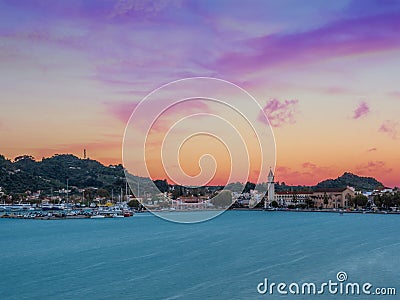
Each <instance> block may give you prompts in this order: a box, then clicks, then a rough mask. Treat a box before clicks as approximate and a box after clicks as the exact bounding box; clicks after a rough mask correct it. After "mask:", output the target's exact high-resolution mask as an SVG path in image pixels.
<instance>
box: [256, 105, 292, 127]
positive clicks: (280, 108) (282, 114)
mask: <svg viewBox="0 0 400 300" xmlns="http://www.w3.org/2000/svg"><path fill="white" fill-rule="evenodd" d="M298 103H299V100H297V99H293V100H285V101H283V102H280V101H279V100H278V99H275V98H274V99H271V100H269V101H268V102H267V104H266V105H265V107H264V108H263V111H264V113H265V114H266V115H267V117H268V120H269V122H270V124H271V126H272V127H281V126H282V125H284V124H293V123H295V122H296V120H295V114H296V112H297V110H298V109H297V108H298ZM259 120H260V121H262V122H265V118H264V117H263V116H262V115H260V117H259Z"/></svg>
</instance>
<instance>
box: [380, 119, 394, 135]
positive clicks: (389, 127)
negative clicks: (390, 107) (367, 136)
mask: <svg viewBox="0 0 400 300" xmlns="http://www.w3.org/2000/svg"><path fill="white" fill-rule="evenodd" d="M398 125H399V123H398V122H394V121H391V120H386V121H385V122H383V123H382V125H381V127H379V130H378V131H379V132H382V133H385V134H387V135H388V136H390V137H391V138H392V139H397V138H398V137H399V134H398Z"/></svg>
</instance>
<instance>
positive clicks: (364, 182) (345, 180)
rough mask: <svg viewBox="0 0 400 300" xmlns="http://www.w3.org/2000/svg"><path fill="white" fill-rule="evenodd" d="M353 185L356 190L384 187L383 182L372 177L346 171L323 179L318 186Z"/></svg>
mask: <svg viewBox="0 0 400 300" xmlns="http://www.w3.org/2000/svg"><path fill="white" fill-rule="evenodd" d="M346 186H352V187H354V188H356V190H363V191H370V190H374V189H377V188H379V187H383V184H382V183H381V182H379V181H378V180H376V179H375V178H372V177H361V176H358V175H355V174H352V173H347V172H346V173H344V174H343V175H342V176H340V177H338V178H336V179H328V180H324V181H321V182H320V183H318V184H317V185H316V186H315V187H316V188H344V187H346Z"/></svg>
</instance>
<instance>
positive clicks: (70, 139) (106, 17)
mask: <svg viewBox="0 0 400 300" xmlns="http://www.w3.org/2000/svg"><path fill="white" fill-rule="evenodd" d="M399 31H400V1H395V0H394V1H391V0H382V1H371V0H357V1H347V0H346V1H345V0H339V1H322V0H319V1H297V0H296V1H295V0H283V1H281V0H274V1H273V0H268V1H246V2H243V1H223V0H222V1H179V0H171V1H168V0H160V1H148V0H138V1H130V0H124V1H103V0H96V1H78V0H71V1H44V0H32V1H11V0H10V1H4V0H0V78H1V80H0V91H1V98H0V99H1V100H0V101H1V114H0V141H1V142H0V153H1V154H3V155H5V156H6V157H8V158H10V159H12V158H14V157H16V156H18V155H21V154H31V155H33V156H34V157H35V158H36V159H38V160H40V159H41V158H42V157H47V156H51V155H53V154H55V153H72V154H75V155H77V156H79V157H82V156H83V149H84V148H85V149H87V153H88V156H89V157H90V158H93V159H97V160H99V161H101V162H102V163H104V164H118V163H121V162H122V158H123V157H122V148H123V145H122V143H123V138H124V133H125V129H126V128H127V131H129V124H128V126H127V122H128V120H129V118H130V116H131V114H132V113H133V111H134V109H136V108H137V107H138V105H140V103H142V102H141V101H142V100H143V99H144V98H145V97H146V96H147V95H148V94H149V93H151V92H152V91H154V90H156V89H158V88H160V87H162V86H163V85H165V84H167V83H169V82H172V81H176V80H181V79H183V78H188V77H213V78H218V79H222V80H225V81H228V82H231V83H233V84H235V85H237V86H238V87H240V88H242V89H244V90H246V91H247V92H248V93H250V94H251V95H252V96H253V97H254V98H255V100H256V101H257V102H258V104H259V107H260V110H261V111H262V112H263V113H265V115H266V116H267V117H268V119H269V121H267V122H266V121H265V120H261V119H260V118H258V119H256V118H253V119H252V120H251V122H252V125H254V126H255V127H256V128H262V126H265V127H268V130H266V131H268V132H270V133H269V134H271V132H273V137H274V141H275V145H272V144H269V146H268V147H269V149H268V151H269V152H268V151H267V152H268V155H270V156H269V160H268V162H265V161H264V162H263V163H262V164H263V167H264V168H266V169H269V167H272V168H274V167H275V168H274V170H275V177H276V178H275V179H276V181H280V182H285V183H286V184H296V185H297V184H301V185H303V184H304V185H312V184H316V183H317V182H319V181H321V180H324V179H327V178H336V177H338V176H340V175H342V174H343V173H344V172H353V173H355V174H358V175H361V176H372V177H375V178H377V179H378V180H380V181H382V182H383V183H384V184H385V185H387V186H400V155H399V151H398V150H399V146H400V123H399V119H400V118H399V115H400V85H399V78H400V76H399V70H400V35H399V34H398V33H399ZM206 90H207V89H206ZM178 94H179V93H177V94H175V96H176V97H178V98H179V97H180V95H178ZM170 96H171V97H173V93H172V94H171V95H170ZM197 96H202V95H197ZM228 97H229V98H230V101H231V103H233V104H235V105H236V104H237V105H245V106H246V105H247V104H248V105H249V106H250V105H252V104H250V103H252V102H251V101H252V100H251V99H245V98H241V97H240V96H238V95H237V94H235V93H232V94H229V95H228ZM246 101H248V102H246ZM160 103H161V102H160ZM181 105H182V106H177V107H176V109H169V110H167V111H166V112H165V114H164V115H163V117H164V118H165V119H166V120H169V121H170V122H171V121H174V120H178V119H179V118H182V117H183V116H184V115H185V114H188V115H193V114H201V113H208V114H209V116H208V117H209V118H211V117H212V116H211V115H217V117H213V118H214V119H215V120H217V119H218V116H219V115H221V114H223V112H222V111H221V107H219V108H218V107H216V104H210V101H208V100H207V99H206V100H205V99H203V100H199V101H189V102H187V103H184V104H181ZM153 109H155V110H157V109H159V106H158V105H153V106H151V105H150V106H147V111H145V113H144V115H147V113H148V114H149V115H152V113H153V111H152V110H153ZM226 114H227V115H229V114H230V112H227V113H226ZM192 117H193V116H192ZM196 118H198V116H197V117H196V116H195V117H193V119H192V122H191V123H190V125H187V126H183V127H182V128H181V130H180V131H179V130H178V131H177V132H179V134H180V137H185V136H186V137H187V136H188V135H189V134H190V130H195V131H196V130H199V128H198V127H199V126H197V127H196V128H194V124H197V125H198V124H214V123H212V122H214V121H212V122H211V123H209V122H208V121H205V120H204V119H202V120H199V119H196ZM214 119H213V120H214ZM135 122H136V123H135ZM140 122H141V119H140V118H136V119H132V118H131V122H130V123H132V124H131V126H136V129H137V128H139V127H140V126H139V127H137V125H138V123H140ZM215 122H219V121H215ZM165 124H170V123H168V122H167V121H164V125H165ZM171 124H172V123H171ZM171 124H170V125H169V126H172V125H171ZM215 124H217V123H215ZM235 126H239V127H240V126H241V125H237V124H236V125H235ZM161 127H162V126H161ZM167 127H168V126H167ZM167 127H166V126H163V127H162V128H163V129H164V131H165V130H166V129H168V128H167ZM200 127H201V126H200ZM209 127H212V126H209ZM213 127H214V128H215V127H216V126H213ZM217 127H218V128H223V126H222V125H221V127H219V126H217ZM156 129H157V128H156ZM178 129H179V128H178ZM152 130H155V129H152ZM269 130H270V131H269ZM145 132H146V133H147V131H146V130H145V129H143V130H142V133H145ZM224 132H225V137H229V136H230V133H229V132H230V131H229V130H228V129H227V130H225V131H224ZM250 135H251V134H250ZM270 137H271V136H270V135H269V137H268V138H270ZM197 138H198V136H196V138H193V139H192V140H190V142H192V145H191V146H190V145H189V144H187V145H186V146H185V144H183V146H182V151H183V154H182V157H181V158H179V159H181V160H182V166H183V169H184V170H186V173H188V174H190V175H191V176H196V175H198V172H199V170H200V171H201V166H199V163H198V160H199V159H200V158H201V157H202V153H203V152H204V151H205V152H207V151H210V149H212V150H213V151H214V152H215V151H216V153H215V157H216V158H217V160H219V159H220V164H217V165H218V167H217V171H216V172H214V173H215V174H217V175H218V174H219V175H218V176H216V175H215V174H214V175H212V174H211V175H210V174H208V175H209V176H214V177H213V181H212V183H221V182H226V180H227V174H228V173H229V171H230V170H231V168H232V166H236V165H240V164H241V160H240V159H239V160H238V159H236V160H232V161H231V162H229V159H227V157H226V155H229V151H231V149H229V151H226V147H225V146H224V145H223V143H220V142H218V141H217V140H213V141H211V142H209V143H210V145H212V147H211V146H210V147H205V146H204V145H208V144H207V143H208V142H207V139H210V136H206V137H203V139H200V140H196V139H197ZM153 139H155V140H157V143H158V144H157V143H156V145H160V141H162V139H161V136H158V135H154V136H153ZM170 145H172V146H174V145H175V144H174V143H173V142H172V143H170ZM247 146H248V145H247ZM273 146H276V151H272V150H271V149H272V148H273ZM238 147H239V146H237V147H236V146H234V147H233V148H238ZM248 147H249V149H253V148H252V146H248ZM185 149H186V150H185ZM216 149H219V150H216ZM200 150H201V151H200ZM270 150H271V151H270ZM171 151H172V150H171ZM185 151H186V154H185V153H184V152H185ZM202 151H203V152H202ZM235 151H236V150H235ZM150 152H151V151H150ZM253 152H254V151H253V150H250V156H251V155H253V154H254V153H253ZM272 152H273V153H272ZM171 153H172V152H171ZM227 153H228V154H227ZM191 154H193V156H191ZM203 154H204V153H203ZM256 154H257V153H256ZM258 154H259V153H258ZM219 156H221V158H218V157H219ZM255 156H257V155H255ZM150 157H151V156H150ZM138 159H139V160H140V159H141V158H138ZM275 159H276V165H275V163H272V162H271V161H272V160H275ZM250 160H251V159H250ZM255 161H257V162H258V163H260V160H257V159H256V160H255ZM146 162H147V163H148V167H149V168H150V169H151V171H150V173H151V175H152V177H154V178H162V177H164V176H165V170H160V169H161V168H162V165H161V167H160V165H159V161H157V159H155V158H154V159H153V158H148V159H147V161H146ZM213 163H214V162H212V161H211V162H210V161H209V162H208V163H206V165H205V166H207V168H208V167H210V168H212V164H213ZM200 165H201V164H200ZM207 168H206V169H207ZM247 171H248V172H249V173H250V174H253V175H254V174H256V175H254V176H255V177H257V175H260V166H258V167H254V165H252V163H250V170H247ZM246 174H247V173H246ZM253 175H251V176H253ZM215 176H216V177H215ZM262 176H264V173H263V175H262ZM264 177H265V176H264ZM250 178H252V179H253V177H250ZM202 180H203V179H202Z"/></svg>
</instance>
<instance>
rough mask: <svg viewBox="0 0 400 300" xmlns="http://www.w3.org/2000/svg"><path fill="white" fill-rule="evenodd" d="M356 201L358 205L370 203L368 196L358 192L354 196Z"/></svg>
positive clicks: (362, 205)
mask: <svg viewBox="0 0 400 300" xmlns="http://www.w3.org/2000/svg"><path fill="white" fill-rule="evenodd" d="M354 202H355V204H356V205H357V206H361V207H364V206H366V205H367V203H368V198H367V197H366V196H364V195H362V194H358V195H356V196H355V197H354Z"/></svg>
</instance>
